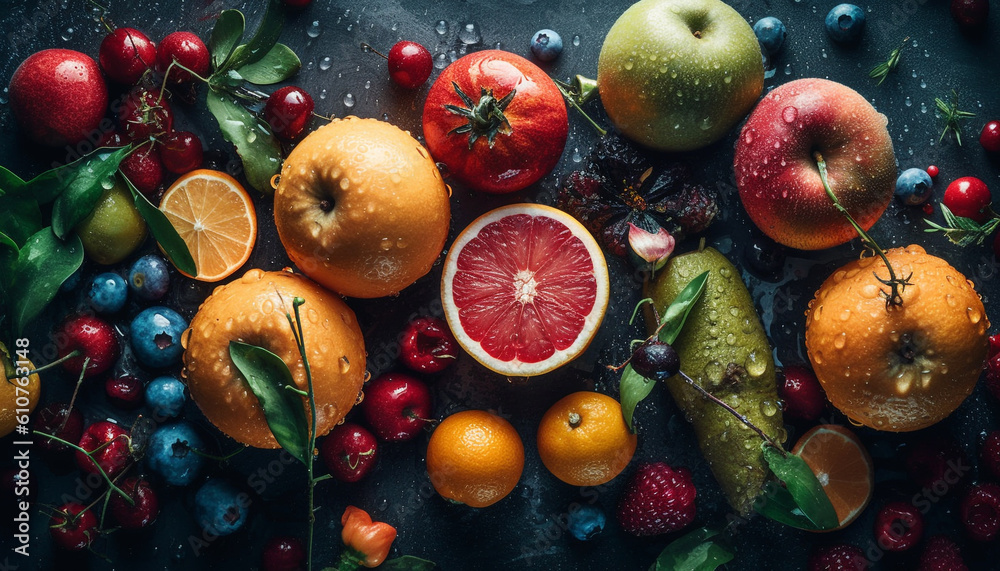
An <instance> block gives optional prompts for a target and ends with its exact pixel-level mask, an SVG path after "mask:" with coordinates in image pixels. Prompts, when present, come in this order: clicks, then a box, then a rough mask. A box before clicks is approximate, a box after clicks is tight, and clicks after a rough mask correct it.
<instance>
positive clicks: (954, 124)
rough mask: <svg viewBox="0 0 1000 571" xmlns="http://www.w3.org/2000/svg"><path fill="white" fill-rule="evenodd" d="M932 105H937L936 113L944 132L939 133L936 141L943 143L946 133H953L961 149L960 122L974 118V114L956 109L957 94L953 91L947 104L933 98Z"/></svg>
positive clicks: (938, 98) (937, 98)
mask: <svg viewBox="0 0 1000 571" xmlns="http://www.w3.org/2000/svg"><path fill="white" fill-rule="evenodd" d="M934 104H935V105H937V108H938V112H939V113H941V118H942V119H943V120H944V130H943V131H941V137H940V138H939V139H938V142H939V143H940V142H941V141H943V140H944V137H945V135H947V134H948V131H951V132H953V133H955V142H956V143H958V146H960V147H961V146H962V120H963V119H968V118H970V117H975V116H976V114H975V113H970V112H969V111H962V110H960V109H959V108H958V93H957V92H956V91H955V90H954V89H952V90H951V99H950V100H949V101H948V102H947V103H945V102H944V100H942V99H941V98H940V97H935V98H934Z"/></svg>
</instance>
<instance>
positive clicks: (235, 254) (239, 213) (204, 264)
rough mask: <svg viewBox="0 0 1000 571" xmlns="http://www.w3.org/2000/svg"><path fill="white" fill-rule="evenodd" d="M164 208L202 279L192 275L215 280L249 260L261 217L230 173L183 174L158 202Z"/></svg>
mask: <svg viewBox="0 0 1000 571" xmlns="http://www.w3.org/2000/svg"><path fill="white" fill-rule="evenodd" d="M160 210H162V211H163V213H164V214H165V215H166V216H167V218H168V219H169V220H170V223H171V224H173V225H174V228H176V229H177V233H178V234H180V235H181V238H183V239H184V242H185V243H186V244H187V246H188V249H189V250H190V251H191V256H192V257H193V258H194V261H195V266H196V267H197V268H198V275H197V276H188V277H194V278H195V279H197V280H201V281H203V282H217V281H219V280H221V279H224V278H227V277H229V276H230V275H232V274H233V273H234V272H235V271H236V270H238V269H239V268H240V267H241V266H242V265H243V264H244V263H245V262H246V261H247V259H248V258H250V252H251V251H253V245H254V242H255V241H256V240H257V214H256V211H255V210H254V206H253V201H252V200H250V196H249V195H248V194H247V191H246V190H244V189H243V187H242V186H240V183H238V182H236V179H234V178H233V177H231V176H229V175H228V174H226V173H224V172H219V171H214V170H209V169H200V170H194V171H191V172H189V173H187V174H185V175H183V176H181V177H180V178H179V179H177V181H176V182H174V184H172V185H171V186H170V188H169V189H167V192H166V193H165V194H164V195H163V198H162V199H160ZM182 273H183V272H182ZM185 275H186V274H185Z"/></svg>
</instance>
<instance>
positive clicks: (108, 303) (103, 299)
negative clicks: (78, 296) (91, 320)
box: [86, 272, 128, 313]
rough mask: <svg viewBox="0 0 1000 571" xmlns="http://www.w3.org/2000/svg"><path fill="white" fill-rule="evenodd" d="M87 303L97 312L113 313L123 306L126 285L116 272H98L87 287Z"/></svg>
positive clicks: (126, 293) (125, 296)
mask: <svg viewBox="0 0 1000 571" xmlns="http://www.w3.org/2000/svg"><path fill="white" fill-rule="evenodd" d="M86 295H87V304H88V305H90V307H91V308H92V309H93V310H94V311H96V312H97V313H115V312H116V311H119V310H121V308H123V307H125V300H126V299H127V298H128V286H127V285H125V280H124V279H123V278H122V277H121V276H120V275H118V274H115V273H111V272H105V273H103V274H98V275H97V276H95V277H94V279H93V280H91V282H90V287H89V288H87V294H86Z"/></svg>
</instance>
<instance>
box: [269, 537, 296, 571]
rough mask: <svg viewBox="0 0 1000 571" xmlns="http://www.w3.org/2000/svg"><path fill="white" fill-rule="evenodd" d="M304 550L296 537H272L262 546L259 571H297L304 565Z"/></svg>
mask: <svg viewBox="0 0 1000 571" xmlns="http://www.w3.org/2000/svg"><path fill="white" fill-rule="evenodd" d="M305 560H306V550H305V548H304V547H303V546H302V542H301V541H299V539H298V538H296V537H288V536H277V537H272V538H271V539H270V540H269V541H268V542H267V543H266V544H265V545H264V556H263V557H262V559H261V571H297V570H298V569H301V568H302V567H303V565H304V564H305Z"/></svg>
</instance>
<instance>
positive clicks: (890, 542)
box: [875, 502, 924, 551]
mask: <svg viewBox="0 0 1000 571" xmlns="http://www.w3.org/2000/svg"><path fill="white" fill-rule="evenodd" d="M923 534H924V518H923V516H922V515H920V510H919V509H917V508H916V506H914V505H913V504H909V503H907V502H891V503H888V504H886V505H884V506H882V509H880V510H879V511H878V514H877V515H876V516H875V541H876V542H877V543H878V545H879V547H881V548H882V549H885V550H887V551H906V550H907V549H910V548H911V547H913V546H914V545H916V544H917V543H918V542H919V541H920V537H921V536H923Z"/></svg>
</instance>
